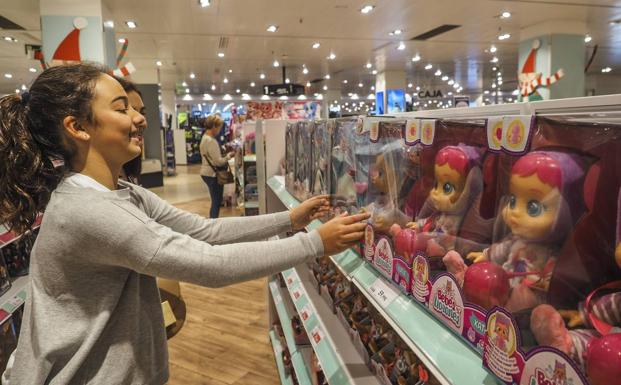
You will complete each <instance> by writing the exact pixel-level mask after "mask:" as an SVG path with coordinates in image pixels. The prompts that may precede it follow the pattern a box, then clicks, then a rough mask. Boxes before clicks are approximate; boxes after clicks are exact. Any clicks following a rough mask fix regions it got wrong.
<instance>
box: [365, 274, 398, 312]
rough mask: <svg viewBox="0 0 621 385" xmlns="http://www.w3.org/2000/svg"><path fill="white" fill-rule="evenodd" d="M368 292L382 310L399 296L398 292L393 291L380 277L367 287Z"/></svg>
mask: <svg viewBox="0 0 621 385" xmlns="http://www.w3.org/2000/svg"><path fill="white" fill-rule="evenodd" d="M369 292H370V293H371V294H372V295H373V298H374V299H375V301H377V303H378V304H379V305H380V306H381V307H382V308H384V309H385V308H387V307H388V305H390V304H391V303H393V301H394V300H395V299H397V297H398V296H399V292H397V291H395V289H393V287H392V285H389V284H387V283H386V281H385V280H384V279H383V278H381V277H378V278H377V279H376V280H375V282H373V283H372V284H371V285H370V286H369Z"/></svg>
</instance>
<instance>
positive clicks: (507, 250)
mask: <svg viewBox="0 0 621 385" xmlns="http://www.w3.org/2000/svg"><path fill="white" fill-rule="evenodd" d="M583 177H584V170H583V168H582V166H581V165H580V163H579V162H578V158H577V157H575V156H573V155H570V154H566V153H562V152H555V151H536V152H531V153H528V154H526V155H524V156H523V157H521V158H520V159H519V160H518V161H517V162H516V163H515V164H514V165H513V168H512V170H511V178H510V182H509V197H508V201H507V202H506V204H505V205H504V206H503V208H502V221H503V223H504V224H505V225H506V226H508V230H510V231H509V233H508V235H507V236H506V237H504V238H503V239H502V240H501V241H499V242H497V243H494V244H492V245H491V246H490V247H489V248H487V249H485V250H483V251H482V252H472V253H470V254H468V259H470V260H472V261H473V262H475V263H477V262H483V261H491V262H493V263H495V264H497V265H500V266H502V268H503V269H504V270H505V271H506V272H507V273H508V275H509V277H510V287H511V293H510V295H509V299H508V300H507V301H506V303H504V306H505V307H506V308H507V309H508V310H510V311H518V310H522V309H527V308H532V307H534V306H536V305H538V304H540V303H542V302H543V301H544V299H545V293H546V292H547V289H548V286H549V283H550V278H551V275H552V270H553V268H554V263H555V261H556V258H557V256H558V254H559V252H560V249H561V247H562V245H563V243H564V242H565V239H566V237H567V236H568V234H569V231H570V230H571V228H572V227H573V224H574V222H575V221H576V220H577V219H578V216H579V215H581V213H582V211H583V208H584V202H583V199H582V181H583ZM444 263H445V265H446V266H447V269H448V271H449V272H451V273H452V274H453V275H455V277H456V278H457V280H458V281H460V282H463V281H464V275H465V273H466V269H467V266H466V264H465V263H464V261H463V259H462V258H461V256H460V255H459V254H457V253H455V252H451V253H447V255H446V256H445V257H444ZM472 281H473V282H474V281H476V279H473V280H472ZM467 284H468V277H466V282H464V286H465V285H467ZM468 289H473V288H468ZM489 295H490V296H493V293H489Z"/></svg>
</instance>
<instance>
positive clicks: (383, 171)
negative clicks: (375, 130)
mask: <svg viewBox="0 0 621 385" xmlns="http://www.w3.org/2000/svg"><path fill="white" fill-rule="evenodd" d="M387 166H388V165H387V164H386V158H385V157H384V155H378V156H377V157H376V158H375V167H374V169H373V170H372V171H371V183H372V184H373V187H375V188H376V189H377V190H378V191H380V192H383V193H387V192H388V172H390V170H389V167H387Z"/></svg>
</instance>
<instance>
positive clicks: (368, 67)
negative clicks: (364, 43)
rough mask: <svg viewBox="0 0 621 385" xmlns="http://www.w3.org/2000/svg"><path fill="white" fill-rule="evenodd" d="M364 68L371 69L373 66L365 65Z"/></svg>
mask: <svg viewBox="0 0 621 385" xmlns="http://www.w3.org/2000/svg"><path fill="white" fill-rule="evenodd" d="M365 67H367V69H371V68H373V64H371V63H367V64H366V65H365Z"/></svg>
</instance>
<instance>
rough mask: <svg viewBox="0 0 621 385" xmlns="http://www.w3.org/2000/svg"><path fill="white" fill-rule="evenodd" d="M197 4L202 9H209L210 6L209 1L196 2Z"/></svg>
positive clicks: (199, 0) (200, 0)
mask: <svg viewBox="0 0 621 385" xmlns="http://www.w3.org/2000/svg"><path fill="white" fill-rule="evenodd" d="M198 4H199V5H200V6H201V7H203V8H206V7H209V6H210V5H211V0H198Z"/></svg>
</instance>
